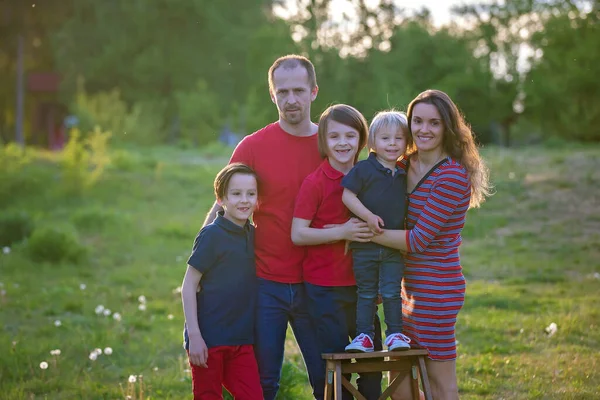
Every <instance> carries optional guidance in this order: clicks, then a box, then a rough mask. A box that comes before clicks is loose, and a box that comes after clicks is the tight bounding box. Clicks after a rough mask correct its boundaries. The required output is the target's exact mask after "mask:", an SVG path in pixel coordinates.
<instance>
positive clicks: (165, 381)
mask: <svg viewBox="0 0 600 400" xmlns="http://www.w3.org/2000/svg"><path fill="white" fill-rule="evenodd" d="M0 151H1V149H0ZM485 156H486V159H487V160H488V161H489V164H490V167H491V169H492V173H493V180H494V183H495V185H496V191H497V193H496V194H495V195H494V196H493V197H492V198H491V199H490V200H489V201H488V202H487V203H485V204H484V205H483V206H482V208H481V209H479V210H472V211H470V212H469V215H468V218H467V226H466V228H465V231H464V243H463V246H462V247H461V256H462V260H463V267H464V273H465V276H466V277H467V280H468V287H467V297H466V303H465V306H464V309H463V310H462V312H461V313H460V314H459V321H458V325H457V331H458V332H457V338H458V340H459V359H458V361H457V365H458V379H459V388H460V392H461V398H462V399H536V398H539V399H589V398H598V397H599V396H600V374H599V373H598V372H597V371H598V369H599V368H600V366H599V365H598V363H599V362H598V361H597V359H598V358H599V357H598V354H599V351H600V333H599V325H600V309H599V308H598V306H597V304H599V303H600V279H599V277H600V275H598V274H599V273H600V217H599V216H598V215H599V214H598V210H600V207H599V206H600V204H599V200H598V199H599V198H600V147H598V146H590V147H582V146H567V147H563V148H547V147H546V148H544V147H531V148H525V149H518V150H505V149H495V148H491V149H487V150H486V151H485ZM43 158H44V160H42V161H37V162H36V163H35V164H33V165H29V166H26V172H27V173H26V174H23V173H22V171H21V173H14V174H12V175H9V174H0V190H2V188H3V187H10V188H11V191H10V193H13V194H14V195H13V196H10V197H6V196H3V198H2V199H1V200H0V207H2V208H1V209H0V210H1V211H0V212H4V211H15V210H24V211H26V212H27V213H28V214H29V215H30V216H31V217H32V218H33V219H34V223H35V227H36V228H42V227H65V228H66V229H68V230H69V231H74V232H75V233H76V234H77V237H78V239H79V241H80V242H81V243H82V244H83V245H84V246H85V247H86V248H87V252H86V257H85V258H84V259H83V260H82V261H79V262H77V263H76V264H73V263H60V264H49V263H36V262H34V261H32V257H31V254H30V253H29V249H28V244H27V243H26V242H22V243H19V244H16V245H13V246H12V247H11V251H10V253H9V254H0V282H1V286H2V287H1V288H0V290H1V292H0V320H1V321H2V328H1V329H0V354H1V356H0V393H2V396H0V397H2V398H3V399H34V398H39V399H46V398H47V399H71V398H86V399H114V398H124V397H125V394H127V390H128V386H129V388H130V389H131V388H132V387H133V386H135V387H136V388H137V389H138V390H139V386H140V385H139V379H138V382H136V383H135V384H128V383H127V379H128V377H129V376H130V375H143V382H144V383H143V389H144V397H145V398H147V399H148V398H152V399H181V398H191V382H190V376H189V371H188V367H187V365H186V359H185V357H184V352H183V350H182V348H181V330H182V325H183V316H182V311H181V303H180V297H179V293H177V288H178V287H179V285H180V283H181V280H182V278H183V273H184V271H185V259H186V257H187V255H188V254H189V251H190V248H191V244H192V241H193V238H194V235H195V234H196V232H197V230H198V229H199V227H200V225H201V223H202V221H203V219H204V216H205V213H206V212H207V210H208V208H209V207H210V205H211V203H212V201H213V194H212V188H211V185H212V180H213V178H214V175H215V173H216V172H217V171H218V169H219V168H220V167H221V166H222V165H223V163H224V162H226V160H227V154H224V152H223V151H222V150H221V149H219V153H218V155H217V156H216V157H213V158H206V157H202V156H198V157H195V156H194V153H193V151H190V150H176V149H169V148H167V149H165V148H158V149H152V150H151V151H147V152H146V151H144V152H139V153H133V152H132V151H131V150H129V151H124V150H121V152H120V153H119V155H118V159H119V161H118V162H117V163H115V166H114V167H113V168H110V169H108V170H107V171H106V172H105V173H104V175H103V177H102V179H101V180H100V181H99V182H98V183H97V184H96V185H95V186H92V187H90V188H86V189H85V190H83V191H82V192H81V193H79V194H73V193H71V192H69V194H68V195H67V194H65V191H64V190H63V185H62V182H63V179H64V177H63V175H61V172H60V169H59V168H58V167H57V166H56V165H55V162H54V161H53V160H54V159H53V158H52V157H47V156H44V157H43ZM11 176H13V177H14V179H21V180H23V182H24V183H23V185H26V186H18V185H17V186H14V185H13V186H10V185H8V186H6V182H7V180H10V179H13V178H11ZM19 182H20V181H19ZM3 184H4V185H5V186H2V185H3ZM12 184H14V182H12ZM81 284H85V289H83V290H82V289H81V288H80V285H81ZM141 295H143V296H145V297H146V303H145V304H146V309H145V310H143V311H142V310H140V309H139V305H140V302H139V300H138V297H139V296H141ZM98 305H103V306H104V307H105V308H108V309H110V310H111V313H114V312H118V313H120V314H121V315H122V319H121V320H120V321H117V320H115V319H114V318H113V316H112V315H111V316H104V315H97V314H96V313H95V309H96V307H97V306H98ZM55 321H60V326H55ZM552 322H554V323H556V325H557V327H558V329H557V332H556V333H555V334H554V335H551V336H550V335H548V334H547V333H546V332H545V328H546V327H547V326H548V325H549V324H550V323H552ZM106 347H111V348H112V349H113V353H112V354H111V355H105V354H102V355H100V356H98V358H97V359H96V360H95V361H93V360H90V359H89V355H90V353H91V352H92V351H93V350H94V349H95V348H102V349H104V348H106ZM53 349H60V350H61V354H60V355H59V356H52V355H50V351H51V350H53ZM286 354H287V360H288V362H287V364H286V367H285V369H284V378H283V382H282V392H281V395H280V398H282V399H303V398H309V392H310V391H309V389H308V387H307V386H308V385H307V380H306V377H305V375H304V372H303V367H302V362H301V359H300V357H299V355H298V351H297V348H296V346H295V344H294V343H293V341H292V340H290V341H289V342H288V346H287V348H286ZM42 361H46V362H47V363H48V364H49V367H48V369H46V370H42V369H41V368H40V366H39V365H40V363H41V362H42ZM138 397H139V395H138Z"/></svg>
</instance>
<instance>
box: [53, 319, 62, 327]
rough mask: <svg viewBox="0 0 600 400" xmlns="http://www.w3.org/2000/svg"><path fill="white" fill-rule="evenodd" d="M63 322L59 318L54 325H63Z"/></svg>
mask: <svg viewBox="0 0 600 400" xmlns="http://www.w3.org/2000/svg"><path fill="white" fill-rule="evenodd" d="M61 325H62V322H60V319H57V320H56V321H54V326H61Z"/></svg>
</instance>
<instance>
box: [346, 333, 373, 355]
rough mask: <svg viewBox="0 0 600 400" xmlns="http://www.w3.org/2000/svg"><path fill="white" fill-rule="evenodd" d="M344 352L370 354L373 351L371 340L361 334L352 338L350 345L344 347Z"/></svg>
mask: <svg viewBox="0 0 600 400" xmlns="http://www.w3.org/2000/svg"><path fill="white" fill-rule="evenodd" d="M346 351H347V352H348V353H370V352H372V351H373V340H371V338H370V337H369V335H365V334H364V333H361V334H360V335H358V336H357V337H355V338H354V340H353V341H352V343H350V344H349V345H348V346H346Z"/></svg>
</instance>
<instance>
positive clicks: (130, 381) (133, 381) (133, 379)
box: [129, 375, 137, 383]
mask: <svg viewBox="0 0 600 400" xmlns="http://www.w3.org/2000/svg"><path fill="white" fill-rule="evenodd" d="M136 381H137V378H136V377H135V375H129V383H135V382H136Z"/></svg>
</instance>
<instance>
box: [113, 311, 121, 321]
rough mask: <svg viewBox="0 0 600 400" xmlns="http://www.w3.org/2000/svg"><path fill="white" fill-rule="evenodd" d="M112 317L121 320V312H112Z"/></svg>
mask: <svg viewBox="0 0 600 400" xmlns="http://www.w3.org/2000/svg"><path fill="white" fill-rule="evenodd" d="M113 318H114V319H115V320H116V321H120V320H121V314H119V313H118V312H116V313H114V314H113Z"/></svg>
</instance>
